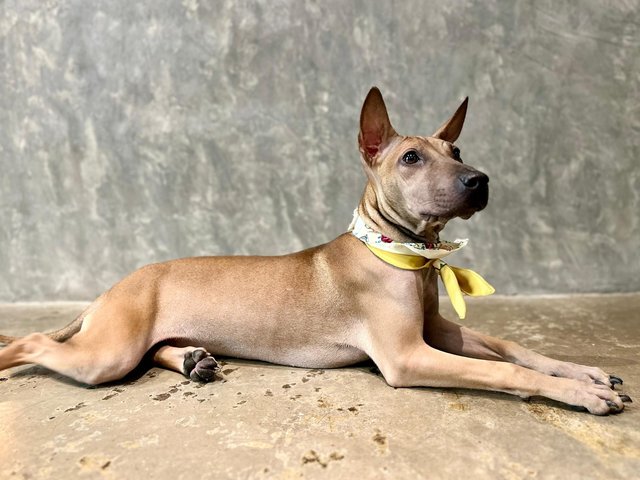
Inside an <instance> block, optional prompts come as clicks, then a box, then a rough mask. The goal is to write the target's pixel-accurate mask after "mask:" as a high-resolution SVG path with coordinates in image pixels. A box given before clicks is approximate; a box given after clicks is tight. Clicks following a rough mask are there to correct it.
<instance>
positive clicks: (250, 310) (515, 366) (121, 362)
mask: <svg viewBox="0 0 640 480" xmlns="http://www.w3.org/2000/svg"><path fill="white" fill-rule="evenodd" d="M467 104H468V99H465V100H464V101H463V102H462V104H461V105H460V106H459V108H458V109H457V110H456V112H455V113H454V114H453V116H452V117H451V118H450V119H449V120H447V121H446V122H444V124H442V126H441V127H440V128H438V129H437V130H436V132H435V133H434V134H433V135H431V136H428V137H425V136H403V135H399V134H397V133H396V131H395V130H394V128H393V127H392V126H391V123H390V121H389V116H388V113H387V108H386V106H385V103H384V100H383V98H382V94H381V93H380V90H378V89H377V88H375V87H374V88H372V89H371V90H370V91H369V93H368V95H367V96H366V99H365V101H364V104H363V106H362V110H361V114H360V131H359V134H358V145H359V150H360V154H361V155H360V157H361V162H362V165H363V167H364V170H365V173H366V175H367V180H368V181H367V184H366V187H365V190H364V193H363V195H362V199H361V200H360V203H359V205H358V208H357V210H356V212H355V222H354V228H356V227H357V228H359V229H360V231H359V232H358V233H357V234H356V232H355V230H354V231H353V232H347V233H345V234H343V235H340V236H339V237H338V238H336V239H335V240H333V241H331V242H329V243H327V244H324V245H320V246H318V247H315V248H310V249H308V250H304V251H301V252H297V253H293V254H289V255H284V256H274V257H266V256H265V257H259V256H246V257H241V256H230V257H194V258H184V259H179V260H173V261H169V262H166V263H159V264H152V265H148V266H145V267H142V268H140V269H139V270H137V271H135V272H133V273H132V274H130V275H129V276H127V277H125V278H124V279H123V280H121V281H120V282H119V283H117V284H116V285H114V286H113V287H112V288H111V289H109V290H108V291H106V292H105V293H103V294H102V295H100V296H99V297H98V298H97V299H96V300H95V301H94V302H93V303H92V304H91V305H90V306H89V307H88V308H87V309H86V310H85V311H84V312H83V313H82V314H80V316H79V317H78V318H77V319H76V320H74V321H73V322H72V323H71V324H69V325H68V326H67V327H65V328H63V329H61V330H59V331H57V332H53V333H50V334H42V333H33V334H30V335H27V336H25V337H23V338H14V337H7V336H2V337H0V340H1V341H2V342H3V343H6V344H8V346H6V347H5V348H3V349H2V350H0V370H3V369H6V368H10V367H14V366H17V365H23V364H28V363H34V364H39V365H42V366H44V367H46V368H48V369H51V370H54V371H56V372H59V373H61V374H63V375H66V376H68V377H71V378H73V379H75V380H76V381H78V382H81V383H84V384H89V385H96V384H100V383H105V382H112V381H116V380H119V379H121V378H122V377H124V376H125V375H126V374H128V373H129V372H130V371H131V370H133V369H134V368H135V367H136V366H137V365H138V364H139V363H140V362H141V360H142V359H143V357H145V356H146V355H150V356H151V357H152V358H153V361H154V362H155V363H156V364H157V365H159V366H162V367H164V368H168V369H171V370H175V371H177V372H180V373H182V374H184V375H186V376H188V377H190V378H191V379H193V380H197V381H203V382H207V381H211V380H213V379H214V378H215V373H216V371H217V369H218V365H217V362H216V361H215V359H214V357H213V356H212V354H215V355H224V356H231V357H240V358H247V359H257V360H262V361H266V362H271V363H276V364H283V365H291V366H298V367H305V368H335V367H343V366H347V365H352V364H355V363H358V362H361V361H364V360H366V359H369V358H370V359H372V360H373V362H375V364H376V365H377V367H378V368H379V370H380V372H381V373H382V375H383V377H384V379H385V381H386V382H387V383H388V384H389V385H391V386H393V387H413V386H423V387H457V388H472V389H484V390H493V391H499V392H506V393H510V394H514V395H518V396H520V397H523V398H528V397H531V396H535V395H540V396H544V397H548V398H551V399H554V400H557V401H559V402H563V403H566V404H570V405H574V406H577V407H583V408H585V409H586V410H588V411H589V412H591V413H593V414H597V415H606V414H609V413H616V412H621V411H622V410H623V409H624V402H627V401H631V399H630V398H629V397H628V396H626V395H619V394H618V393H617V392H616V391H615V389H614V387H615V385H616V384H621V383H622V380H621V379H620V378H618V377H616V376H613V375H609V374H607V373H605V372H604V371H602V370H601V369H599V368H595V367H589V366H583V365H577V364H574V363H569V362H563V361H559V360H554V359H552V358H548V357H545V356H543V355H540V354H537V353H535V352H533V351H530V350H527V349H526V348H523V347H522V346H520V345H518V344H516V343H514V342H511V341H505V340H500V339H498V338H493V337H490V336H487V335H483V334H481V333H478V332H475V331H473V330H471V329H469V328H466V327H463V326H460V325H458V324H456V323H454V322H452V321H449V320H447V319H445V318H443V317H442V316H441V315H440V313H439V308H438V301H439V299H438V284H437V278H438V275H443V269H444V268H445V267H446V264H444V263H443V262H441V260H440V257H439V256H437V255H436V256H435V257H429V256H427V257H425V258H423V260H424V262H423V263H422V264H421V265H420V266H418V267H415V268H413V267H408V268H405V267H404V266H402V265H400V266H398V265H394V262H393V259H394V258H395V259H400V260H403V261H404V260H412V259H413V260H415V259H416V258H418V257H420V255H422V253H420V255H406V254H402V253H393V252H389V251H388V250H384V249H381V248H379V247H385V248H387V247H388V246H389V245H395V246H398V248H412V249H414V250H415V249H423V250H424V251H426V252H433V251H439V252H442V251H443V248H444V247H443V246H444V245H445V242H441V241H440V238H439V234H440V232H441V230H442V229H443V227H444V226H445V224H446V223H447V221H449V220H450V219H452V218H454V217H461V218H464V219H467V218H469V217H471V216H472V215H474V214H475V213H477V212H479V211H480V210H482V209H484V208H485V206H486V205H487V201H488V195H489V187H488V182H489V178H488V177H487V175H485V174H484V173H482V172H480V171H479V170H476V169H475V168H473V167H471V166H469V165H466V164H464V163H463V162H462V159H461V153H460V149H459V148H458V147H456V146H455V145H454V143H455V141H456V140H457V139H458V136H459V135H460V132H461V130H462V126H463V124H464V120H465V116H466V112H467ZM363 228H364V231H365V234H364V235H363V234H362V229H363ZM367 235H371V236H373V237H375V238H377V239H378V240H380V239H381V242H382V243H379V244H378V246H374V245H373V244H369V243H367V240H366V238H365V237H366V236H367ZM383 244H389V245H383ZM447 245H449V247H448V248H449V249H451V250H455V249H456V248H458V247H459V246H461V245H460V244H454V245H453V246H451V244H447ZM407 246H408V247H407ZM444 250H447V248H445V249H444ZM385 252H386V253H385ZM405 253H406V252H405ZM390 259H391V260H390ZM425 262H426V263H425ZM444 278H445V277H444V276H443V279H444ZM462 282H463V283H464V282H465V280H464V279H463V280H462ZM456 285H457V284H456ZM463 290H464V289H463ZM450 293H451V292H450ZM452 298H453V296H452Z"/></svg>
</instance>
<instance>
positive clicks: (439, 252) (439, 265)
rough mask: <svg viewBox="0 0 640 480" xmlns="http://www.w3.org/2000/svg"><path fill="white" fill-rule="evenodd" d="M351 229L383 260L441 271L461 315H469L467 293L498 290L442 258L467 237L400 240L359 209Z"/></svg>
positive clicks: (463, 242) (440, 273)
mask: <svg viewBox="0 0 640 480" xmlns="http://www.w3.org/2000/svg"><path fill="white" fill-rule="evenodd" d="M349 231H350V232H351V233H352V234H353V235H354V236H355V237H356V238H357V239H358V240H360V241H361V242H363V243H364V244H365V245H366V246H367V248H368V249H369V250H370V251H371V252H372V253H373V254H374V255H375V256H377V257H378V258H380V259H381V260H382V261H384V262H386V263H389V264H390V265H393V266H394V267H397V268H401V269H403V270H421V269H424V268H428V267H432V268H434V269H436V270H437V271H438V274H439V275H440V279H441V280H442V283H443V284H444V286H445V289H446V290H447V294H448V295H449V299H450V300H451V304H452V305H453V308H454V310H455V311H456V313H457V314H458V316H459V317H460V318H465V316H466V312H467V307H466V304H465V302H464V298H463V294H465V295H470V296H484V295H491V294H492V293H494V292H495V289H494V288H493V287H492V286H491V285H490V284H489V283H488V282H487V281H486V280H485V279H484V278H482V277H481V276H480V275H479V274H477V273H476V272H474V271H473V270H469V269H466V268H459V267H454V266H451V265H448V264H446V263H445V262H443V261H442V260H441V259H442V258H443V257H446V256H447V255H450V254H451V253H453V252H456V251H458V250H460V249H461V248H463V247H464V246H465V245H466V244H467V241H468V240H467V239H462V240H461V239H457V240H455V241H453V242H447V241H440V242H437V243H415V242H409V243H398V242H394V241H393V240H392V239H390V238H389V237H385V236H384V235H382V234H381V233H379V232H376V231H375V230H373V229H372V228H370V227H368V226H367V225H366V224H365V223H364V220H363V219H362V217H360V215H359V214H358V210H355V211H354V212H353V221H352V222H351V225H350V226H349Z"/></svg>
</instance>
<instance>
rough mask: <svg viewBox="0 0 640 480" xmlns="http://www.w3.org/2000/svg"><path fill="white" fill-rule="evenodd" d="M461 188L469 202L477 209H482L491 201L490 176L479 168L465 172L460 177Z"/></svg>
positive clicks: (469, 204)
mask: <svg viewBox="0 0 640 480" xmlns="http://www.w3.org/2000/svg"><path fill="white" fill-rule="evenodd" d="M458 180H459V181H460V183H459V185H460V187H459V188H460V189H461V190H462V191H463V192H464V194H465V196H466V199H467V204H468V206H469V207H471V208H473V209H475V210H476V211H479V210H482V209H483V208H484V207H486V206H487V202H488V201H489V177H488V176H486V175H485V174H484V173H482V172H479V171H477V170H474V171H471V172H465V173H463V174H462V175H460V176H459V177H458Z"/></svg>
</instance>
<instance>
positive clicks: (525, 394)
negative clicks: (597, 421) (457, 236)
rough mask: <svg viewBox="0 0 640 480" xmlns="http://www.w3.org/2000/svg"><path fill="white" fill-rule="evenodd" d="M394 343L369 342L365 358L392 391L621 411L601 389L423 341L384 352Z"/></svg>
mask: <svg viewBox="0 0 640 480" xmlns="http://www.w3.org/2000/svg"><path fill="white" fill-rule="evenodd" d="M394 343H396V342H394V341H393V340H392V341H389V339H387V341H383V342H381V343H380V344H378V345H376V342H374V343H373V345H372V352H371V354H370V356H371V357H372V358H373V360H374V361H375V362H376V364H377V365H378V367H379V368H380V371H381V372H382V374H383V375H384V377H385V379H386V380H387V382H388V383H389V384H390V385H391V386H394V387H418V386H419V387H457V388H473V389H481V390H493V391H498V392H505V393H510V394H514V395H518V396H520V397H522V398H529V397H531V396H544V397H547V398H551V399H553V400H557V401H560V402H563V403H567V404H570V405H575V406H578V407H584V408H586V409H587V410H588V411H589V412H591V413H593V414H596V415H606V414H608V413H612V412H619V411H621V410H622V409H623V408H624V405H623V403H622V400H621V398H620V397H619V396H618V394H617V393H616V392H615V391H614V390H611V389H610V388H609V387H607V386H605V385H599V384H596V383H593V382H584V381H581V380H575V379H569V378H557V377H551V376H548V375H545V374H543V373H540V372H536V371H535V370H531V369H528V368H524V367H521V366H519V365H514V364H511V363H505V362H500V361H492V360H479V359H474V358H467V357H462V356H458V355H453V354H450V353H446V352H443V351H440V350H437V349H435V348H432V347H430V346H429V345H427V344H426V343H424V342H422V343H418V342H412V343H411V344H410V345H406V346H404V347H403V348H401V349H394V348H389V347H390V346H392V345H393V344H394ZM396 345H397V343H396Z"/></svg>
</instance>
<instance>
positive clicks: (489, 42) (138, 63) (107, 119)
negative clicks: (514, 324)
mask: <svg viewBox="0 0 640 480" xmlns="http://www.w3.org/2000/svg"><path fill="white" fill-rule="evenodd" d="M639 8H640V2H639V1H637V0H635V1H634V0H628V1H624V2H622V1H600V0H587V1H582V2H556V1H546V2H545V1H536V2H524V1H517V2H499V1H482V2H479V1H478V2H471V1H467V2H464V1H459V2H458V1H456V2H442V1H427V2H425V1H402V2H390V1H365V0H361V1H350V2H346V1H342V0H332V1H317V2H311V1H309V2H302V1H295V0H291V1H278V0H276V1H272V0H270V1H268V2H267V1H263V2H258V1H200V2H199V1H198V0H183V1H182V2H179V1H169V0H153V1H151V0H148V1H140V2H134V1H130V0H94V1H91V2H86V1H83V0H57V1H56V0H14V1H10V0H5V1H3V2H0V12H1V16H0V42H1V46H2V48H1V49H0V171H1V174H0V184H1V196H0V220H1V222H0V300H2V301H16V300H54V299H90V298H92V297H94V296H95V295H96V294H98V293H99V292H100V291H102V290H103V289H105V288H106V287H108V286H110V285H111V284H112V283H113V282H115V281H116V280H117V279H119V278H120V277H122V276H123V275H125V274H126V273H127V272H129V271H131V270H132V269H134V268H136V267H137V266H140V265H143V264H145V263H149V262H154V261H159V260H165V259H170V258H174V257H180V256H190V255H203V254H229V253H240V254H246V253H254V254H276V253H284V252H289V251H292V250H295V249H301V248H303V247H307V246H312V245H314V244H318V243H322V242H326V241H328V240H330V239H332V238H333V237H335V236H336V235H338V234H340V233H341V232H343V231H344V230H345V229H346V226H347V225H348V223H349V221H350V217H351V211H352V210H353V208H354V207H355V205H356V204H357V201H358V198H359V195H360V193H361V191H362V187H363V185H364V175H363V174H362V172H361V169H360V165H359V162H358V157H357V155H358V153H357V149H356V142H355V139H356V132H357V118H358V113H359V108H360V105H361V102H362V100H363V99H364V95H365V94H366V92H367V90H368V88H369V87H370V86H371V85H374V84H375V85H378V86H379V87H380V88H381V89H382V91H383V94H385V97H386V100H387V104H388V107H389V110H390V114H391V120H392V122H393V123H394V126H395V127H396V129H397V130H398V131H400V132H401V133H406V134H409V133H417V134H430V133H431V132H432V131H433V130H434V129H435V128H436V127H437V126H438V125H439V124H440V123H441V122H442V121H443V120H444V119H445V118H446V117H448V116H449V115H450V114H451V113H452V112H453V110H454V109H455V107H456V106H457V105H458V102H459V101H460V100H461V99H462V98H463V97H464V96H465V95H469V96H470V101H471V103H470V111H469V116H468V121H467V125H466V127H465V130H464V131H463V135H462V138H461V140H460V142H459V145H460V147H461V148H462V152H463V158H464V159H465V161H466V162H468V163H470V164H472V165H476V166H478V167H480V168H482V169H484V170H485V171H486V172H487V173H488V174H489V175H490V176H491V200H490V205H489V207H488V209H487V210H486V211H485V212H483V213H481V214H480V215H477V216H476V217H474V218H473V219H472V220H470V221H468V222H463V221H456V222H454V223H453V224H452V225H451V226H449V227H448V229H447V230H445V232H444V233H445V235H443V237H445V238H455V237H457V236H468V237H470V239H471V242H470V246H469V247H468V250H467V251H466V252H465V253H464V254H461V255H460V257H459V258H457V259H456V263H457V264H459V265H465V266H471V267H473V268H476V269H477V270H478V271H480V272H482V273H483V274H484V275H486V277H487V278H488V279H490V280H491V281H492V282H493V283H494V284H495V286H496V287H497V288H498V291H499V292H501V293H508V294H514V293H522V294H526V293H556V292H577V291H580V292H595V291H598V292H607V291H633V290H640V267H639V266H640V260H639V259H638V252H639V251H640V229H639V223H640V214H639V213H638V212H639V211H640V168H639V165H640V159H639V157H640V141H639V138H640V105H639V102H638V99H639V98H640V68H639V67H640V48H639V42H640V22H638V11H639ZM452 263H453V262H452Z"/></svg>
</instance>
